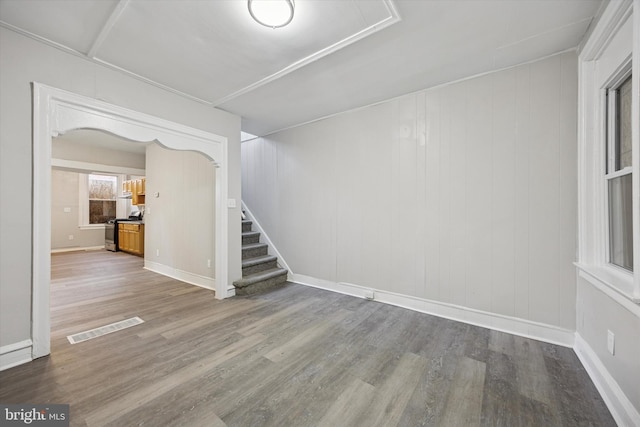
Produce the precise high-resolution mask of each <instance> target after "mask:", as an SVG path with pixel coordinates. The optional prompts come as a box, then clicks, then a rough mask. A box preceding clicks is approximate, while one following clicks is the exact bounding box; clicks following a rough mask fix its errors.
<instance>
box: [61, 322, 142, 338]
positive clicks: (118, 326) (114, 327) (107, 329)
mask: <svg viewBox="0 0 640 427" xmlns="http://www.w3.org/2000/svg"><path fill="white" fill-rule="evenodd" d="M141 323H144V320H142V319H141V318H139V317H132V318H131V319H126V320H121V321H119V322H116V323H112V324H110V325H105V326H100V327H99V328H95V329H91V330H89V331H84V332H79V333H77V334H74V335H68V336H67V339H68V340H69V342H70V343H71V344H77V343H79V342H82V341H87V340H90V339H92V338H98V337H101V336H103V335H107V334H110V333H111V332H117V331H120V330H122V329H126V328H130V327H132V326H136V325H139V324H141Z"/></svg>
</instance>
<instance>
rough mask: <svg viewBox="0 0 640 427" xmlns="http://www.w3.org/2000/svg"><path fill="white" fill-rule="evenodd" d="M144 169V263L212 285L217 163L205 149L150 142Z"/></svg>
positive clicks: (205, 284)
mask: <svg viewBox="0 0 640 427" xmlns="http://www.w3.org/2000/svg"><path fill="white" fill-rule="evenodd" d="M168 170H170V171H171V173H167V171H168ZM146 172H147V176H146V178H147V183H146V197H145V212H146V213H145V255H144V257H145V266H147V267H148V268H150V269H152V270H156V271H160V272H168V273H170V274H171V275H173V276H174V277H178V278H181V279H183V280H186V281H191V282H194V283H196V284H199V285H201V286H205V287H208V288H211V289H213V287H214V286H213V278H214V277H215V261H214V260H215V248H214V244H213V242H214V236H215V188H216V179H215V174H216V172H215V167H214V166H213V164H212V163H211V162H210V161H209V160H208V159H207V158H206V157H205V156H203V155H202V154H199V153H193V152H189V151H172V150H167V149H164V148H162V147H160V146H159V145H157V144H151V145H150V146H148V147H147V166H146ZM155 193H158V197H155V195H154V194H155ZM209 263H210V266H209ZM167 270H168V271H167Z"/></svg>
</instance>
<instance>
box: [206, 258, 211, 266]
mask: <svg viewBox="0 0 640 427" xmlns="http://www.w3.org/2000/svg"><path fill="white" fill-rule="evenodd" d="M207 267H209V268H211V260H210V259H208V260H207Z"/></svg>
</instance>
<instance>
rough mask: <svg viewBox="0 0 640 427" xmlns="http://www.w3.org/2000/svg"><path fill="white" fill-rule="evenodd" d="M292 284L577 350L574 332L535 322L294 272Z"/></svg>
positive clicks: (291, 276)
mask: <svg viewBox="0 0 640 427" xmlns="http://www.w3.org/2000/svg"><path fill="white" fill-rule="evenodd" d="M289 281H291V282H295V283H299V284H302V285H307V286H312V287H315V288H321V289H325V290H329V291H333V292H338V293H341V294H346V295H352V296H355V297H360V298H366V297H367V295H368V294H369V295H370V293H371V292H373V295H374V297H373V299H374V300H375V301H379V302H383V303H386V304H391V305H395V306H398V307H403V308H407V309H410V310H414V311H418V312H421V313H427V314H432V315H434V316H438V317H443V318H445V319H451V320H455V321H458V322H463V323H468V324H471V325H475V326H481V327H483V328H489V329H493V330H496V331H501V332H507V333H510V334H514V335H519V336H522V337H525V338H533V339H535V340H539V341H544V342H548V343H552V344H558V345H561V346H564V347H573V345H574V339H575V332H574V331H571V330H568V329H563V328H559V327H557V326H553V325H547V324H544V323H538V322H533V321H530V320H525V319H520V318H517V317H510V316H503V315H500V314H495V313H489V312H485V311H481V310H475V309H472V308H468V307H462V306H458V305H454V304H448V303H443V302H438V301H432V300H427V299H423V298H418V297H413V296H409V295H402V294H397V293H393V292H389V291H383V290H379V289H371V288H366V287H363V286H359V285H354V284H351V283H344V282H339V283H336V282H331V281H327V280H322V279H317V278H314V277H309V276H304V275H301V274H293V273H291V272H290V273H289Z"/></svg>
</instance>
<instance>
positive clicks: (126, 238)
mask: <svg viewBox="0 0 640 427" xmlns="http://www.w3.org/2000/svg"><path fill="white" fill-rule="evenodd" d="M118 248H119V249H120V250H121V251H124V252H129V253H131V254H134V255H140V256H143V255H144V224H137V223H136V224H130V223H126V222H125V223H120V224H119V225H118Z"/></svg>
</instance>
